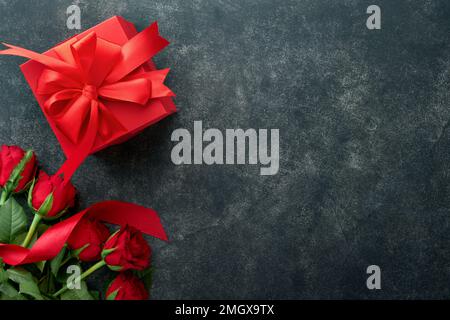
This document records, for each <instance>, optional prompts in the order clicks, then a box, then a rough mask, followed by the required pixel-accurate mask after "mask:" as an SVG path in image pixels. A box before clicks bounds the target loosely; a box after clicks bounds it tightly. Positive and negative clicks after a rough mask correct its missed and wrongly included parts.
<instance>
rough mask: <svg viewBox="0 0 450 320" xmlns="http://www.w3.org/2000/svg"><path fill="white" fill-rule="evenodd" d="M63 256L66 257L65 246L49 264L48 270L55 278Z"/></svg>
mask: <svg viewBox="0 0 450 320" xmlns="http://www.w3.org/2000/svg"><path fill="white" fill-rule="evenodd" d="M65 255H66V246H64V247H63V248H62V249H61V251H60V252H59V253H58V255H57V256H56V257H55V258H53V260H52V261H51V262H50V268H51V270H52V273H53V275H54V276H55V277H56V276H57V275H58V270H59V268H60V267H61V262H62V261H63V259H64V256H65Z"/></svg>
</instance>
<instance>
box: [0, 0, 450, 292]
mask: <svg viewBox="0 0 450 320" xmlns="http://www.w3.org/2000/svg"><path fill="white" fill-rule="evenodd" d="M71 3H72V2H71V1H54V0H40V1H24V0H13V1H11V0H0V39H1V40H2V41H5V42H8V43H13V44H17V45H20V46H23V47H26V48H30V49H33V50H36V51H44V50H46V49H48V48H49V47H52V46H53V45H54V44H56V43H59V42H60V41H61V40H63V39H65V38H67V37H69V36H71V35H72V34H73V31H70V30H68V29H67V28H66V13H65V11H66V8H67V7H68V6H69V5H70V4H71ZM75 3H78V4H79V5H80V7H81V9H82V25H83V29H87V28H89V27H91V26H93V25H95V24H97V23H99V22H101V21H103V20H104V19H106V18H109V17H111V16H113V15H122V16H124V17H125V18H126V19H129V20H131V21H132V22H134V23H135V24H136V25H137V26H138V28H139V29H140V30H141V29H143V28H144V27H145V26H147V25H148V24H149V23H150V22H151V21H153V20H158V21H159V23H160V28H161V32H162V34H163V35H164V36H166V37H167V38H168V39H169V40H170V41H171V42H172V44H171V46H170V47H169V48H168V49H167V50H165V51H164V52H163V53H162V54H160V55H158V56H157V58H156V62H157V65H158V66H159V67H161V68H162V67H168V66H169V67H171V68H172V73H171V74H170V78H169V80H168V84H169V85H170V87H171V88H173V90H174V91H175V92H176V93H177V95H178V97H177V98H176V104H177V106H178V107H179V113H178V114H176V115H174V116H172V117H170V118H168V119H166V120H164V121H162V122H160V123H158V124H157V125H154V126H153V127H151V128H149V129H147V130H145V131H144V132H143V133H142V134H140V135H139V136H137V137H135V138H133V139H132V140H130V141H129V142H126V143H124V144H122V145H120V146H115V147H111V148H109V149H107V150H105V151H102V152H100V153H98V154H97V155H95V156H93V157H90V158H89V159H88V160H87V161H86V163H85V164H84V165H83V166H82V167H81V168H80V169H79V171H78V173H77V175H76V176H75V177H74V183H75V184H76V186H77V188H78V189H79V191H80V198H81V204H80V205H81V207H85V206H87V205H89V204H92V203H94V202H97V201H101V200H105V199H119V200H126V201H130V202H136V203H139V204H142V205H145V206H148V207H152V208H154V209H156V210H157V211H158V212H159V213H160V215H161V217H162V220H163V223H164V226H165V227H166V229H167V232H168V234H169V235H170V238H171V243H170V244H166V243H163V242H161V241H158V240H155V239H150V238H149V241H150V243H151V244H152V246H153V248H154V266H155V268H156V272H155V278H154V286H153V289H152V296H153V298H155V299H182V298H183V299H197V298H218V299H222V298H223V299H230V298H274V299H280V298H289V299H291V298H314V299H315V298H337V299H340V298H402V299H403V298H405V299H409V298H448V297H450V208H449V207H450V197H449V196H450V184H449V182H450V129H449V128H447V124H448V121H449V119H450V108H449V107H450V104H449V102H450V100H449V94H450V91H449V89H450V82H449V70H450V48H449V45H450V41H449V38H448V36H449V27H450V23H449V21H450V19H449V18H450V2H449V1H448V0H423V1H416V0H410V1H401V0H390V1H386V0H371V1H363V0H342V1H336V0H328V1H327V0H299V1H292V0H283V1H269V0H259V1H256V0H253V1H250V0H247V1H244V0H242V1H237V0H235V1H231V0H217V1H208V0H195V1H190V0H186V1H174V0H171V1H169V0H152V1H122V0H114V1H111V0H108V1H106V0H103V1H79V2H75ZM370 4H377V5H379V6H381V8H382V30H381V31H369V30H367V28H366V26H365V23H366V18H367V14H366V8H367V7H368V6H369V5H370ZM23 61H24V60H23V59H21V58H15V57H2V58H1V59H0V70H1V80H0V81H1V82H0V83H1V85H0V96H1V107H2V112H1V116H0V138H1V139H0V140H1V142H2V143H8V144H19V145H21V146H23V147H32V148H34V149H35V150H36V152H37V154H38V156H39V159H40V161H41V164H42V165H43V167H44V168H46V169H47V170H49V171H54V170H56V169H57V168H58V167H59V165H60V164H61V163H62V162H63V160H64V159H63V155H62V152H61V150H60V148H59V146H58V143H57V141H56V139H55V138H54V136H53V133H52V132H51V130H50V128H49V126H48V125H47V123H46V121H45V119H44V116H43V115H42V113H41V111H40V110H39V108H38V106H37V104H36V102H35V99H34V97H33V96H32V93H31V91H30V89H29V88H28V86H27V84H26V83H25V80H24V79H23V77H22V75H21V73H20V70H19V68H18V64H19V63H20V62H23ZM194 120H202V121H203V124H204V127H205V128H219V129H221V130H225V129H226V128H244V129H245V128H279V129H280V147H281V153H280V157H281V161H280V166H281V167H280V172H279V174H278V175H276V176H266V177H263V176H260V175H259V167H258V166H250V165H247V166H211V167H209V166H206V165H204V166H194V165H192V166H179V167H177V166H175V165H173V164H172V162H171V160H170V151H171V148H172V147H173V145H174V144H173V143H172V142H171V141H170V136H171V133H172V131H173V130H175V129H177V128H188V129H190V130H192V128H193V121H194ZM370 264H377V265H379V266H380V267H381V268H382V290H379V291H376V292H375V291H369V290H368V289H367V288H366V285H365V281H366V277H367V275H366V273H365V270H366V268H367V266H368V265H370ZM104 276H105V275H104V274H101V273H100V274H98V275H97V277H96V279H94V282H95V280H97V281H100V282H103V280H104Z"/></svg>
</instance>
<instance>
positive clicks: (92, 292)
mask: <svg viewBox="0 0 450 320" xmlns="http://www.w3.org/2000/svg"><path fill="white" fill-rule="evenodd" d="M89 293H90V294H91V296H92V297H93V298H94V300H100V292H98V291H96V290H91V291H89Z"/></svg>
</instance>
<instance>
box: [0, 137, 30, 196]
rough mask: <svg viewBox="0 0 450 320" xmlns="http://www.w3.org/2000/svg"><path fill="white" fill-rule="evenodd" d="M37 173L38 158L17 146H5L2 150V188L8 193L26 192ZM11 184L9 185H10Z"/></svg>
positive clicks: (0, 161)
mask: <svg viewBox="0 0 450 320" xmlns="http://www.w3.org/2000/svg"><path fill="white" fill-rule="evenodd" d="M35 173H36V156H35V155H34V152H33V151H27V152H25V151H23V150H22V149H21V148H19V147H17V146H6V145H3V146H2V147H1V149H0V186H1V187H2V188H5V189H8V188H10V190H8V192H15V193H17V192H21V191H23V190H25V189H26V188H27V187H28V186H29V184H30V182H31V180H33V178H34V175H35ZM8 182H9V183H8Z"/></svg>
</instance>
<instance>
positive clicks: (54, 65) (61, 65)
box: [0, 43, 78, 76]
mask: <svg viewBox="0 0 450 320" xmlns="http://www.w3.org/2000/svg"><path fill="white" fill-rule="evenodd" d="M3 45H5V46H6V47H8V49H6V50H1V51H0V54H2V55H10V56H19V57H24V58H28V59H31V60H34V61H36V62H39V63H41V64H43V65H45V66H46V67H48V68H50V69H52V70H54V71H57V72H61V73H64V74H66V75H69V76H70V75H72V74H74V73H75V74H77V73H78V69H77V68H75V67H73V66H71V65H70V64H68V63H66V62H64V61H61V60H58V59H55V58H53V57H50V56H47V55H45V54H40V53H36V52H34V51H31V50H27V49H24V48H20V47H16V46H13V45H10V44H6V43H3Z"/></svg>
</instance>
